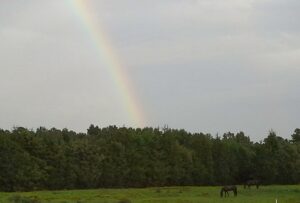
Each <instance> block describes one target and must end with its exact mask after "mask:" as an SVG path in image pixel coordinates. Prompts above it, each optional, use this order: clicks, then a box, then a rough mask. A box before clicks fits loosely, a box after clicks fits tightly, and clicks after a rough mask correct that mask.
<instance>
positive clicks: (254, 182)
mask: <svg viewBox="0 0 300 203" xmlns="http://www.w3.org/2000/svg"><path fill="white" fill-rule="evenodd" d="M251 185H255V186H256V189H258V188H259V185H260V181H259V180H257V179H253V180H248V181H246V183H245V184H244V188H245V189H246V187H248V188H251Z"/></svg>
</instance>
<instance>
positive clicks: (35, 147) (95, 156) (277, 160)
mask: <svg viewBox="0 0 300 203" xmlns="http://www.w3.org/2000/svg"><path fill="white" fill-rule="evenodd" d="M298 137H299V129H296V130H295V132H294V134H293V135H292V140H285V139H283V138H281V137H279V136H277V135H276V134H275V132H273V131H271V132H270V134H269V135H268V137H267V138H266V139H265V140H264V141H263V142H261V143H253V142H251V141H250V139H249V137H247V136H245V134H244V133H243V132H239V133H237V134H233V133H230V132H228V133H225V134H224V135H223V136H222V138H221V137H219V136H217V137H215V138H214V137H212V136H211V135H210V134H203V133H194V134H192V133H188V132H186V131H184V130H174V129H168V128H164V129H162V130H160V129H157V128H144V129H140V128H137V129H133V128H125V127H121V128H118V127H116V126H109V127H106V128H99V127H98V126H94V125H91V126H90V128H89V129H88V130H87V134H84V133H76V132H74V131H69V130H68V129H63V130H58V129H55V128H52V129H46V128H42V127H41V128H38V129H37V130H36V131H33V130H28V129H25V128H22V127H19V128H15V129H13V130H12V131H7V130H6V131H4V130H0V190H1V191H27V190H44V189H88V188H98V187H109V188H113V187H117V188H119V187H147V186H148V187H149V186H153V187H160V186H170V185H178V186H180V185H224V184H242V183H243V182H245V181H246V180H248V179H253V178H255V179H260V180H261V181H262V182H263V183H265V184H276V183H281V184H292V183H299V182H300V144H299V143H300V142H299V140H298ZM159 192H160V191H159ZM20 198H21V197H20ZM15 199H16V200H14V201H15V202H16V201H19V200H18V197H15ZM20 201H21V200H20ZM22 201H23V200H22ZM24 201H27V200H24ZM24 201H23V202H24ZM30 201H38V200H34V199H32V198H31V199H30Z"/></svg>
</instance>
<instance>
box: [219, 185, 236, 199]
mask: <svg viewBox="0 0 300 203" xmlns="http://www.w3.org/2000/svg"><path fill="white" fill-rule="evenodd" d="M228 191H233V194H234V196H237V188H236V186H235V185H231V186H224V187H222V189H221V192H220V195H221V197H223V192H225V197H226V196H229V193H228Z"/></svg>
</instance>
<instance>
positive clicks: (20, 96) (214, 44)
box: [0, 0, 300, 140]
mask: <svg viewBox="0 0 300 203" xmlns="http://www.w3.org/2000/svg"><path fill="white" fill-rule="evenodd" d="M71 1H72V0H71ZM88 4H89V5H90V8H92V9H90V10H89V11H90V12H91V15H92V16H94V17H95V19H96V20H95V21H96V22H97V21H98V20H99V21H101V22H102V24H103V28H104V29H105V32H106V34H107V35H108V36H109V37H110V40H111V44H112V46H113V47H114V49H115V51H116V53H117V55H118V56H119V58H120V60H121V61H122V64H124V67H123V68H124V72H126V73H127V75H128V76H129V78H130V80H131V83H132V84H133V86H134V87H135V89H134V91H135V94H136V95H137V98H138V103H140V104H141V106H142V110H143V112H144V117H145V120H146V125H147V126H153V127H157V126H161V127H162V126H164V125H168V126H169V127H171V128H184V129H186V130H188V131H191V132H200V131H201V132H208V133H212V134H213V135H215V134H216V133H219V134H222V133H224V132H228V131H232V132H237V131H240V130H243V131H244V132H245V133H246V134H247V135H249V136H250V137H251V138H252V139H253V140H261V139H263V138H264V137H266V136H267V133H268V131H269V130H270V129H273V130H275V132H277V133H278V135H280V136H282V137H286V138H289V137H290V135H291V134H292V132H293V130H294V129H295V128H297V127H298V128H299V127H300V126H299V124H300V89H299V87H300V79H299V76H300V21H299V19H300V12H299V10H300V1H299V0H226V1H224V0H164V1H157V3H156V2H154V1H150V0H122V1H117V0H101V1H99V0H89V1H88ZM79 18H80V17H78V15H77V14H76V12H74V8H72V7H71V4H70V1H67V0H52V1H46V0H42V1H41V0H4V1H1V6H0V92H1V96H0V101H1V103H0V125H1V126H0V128H5V129H11V128H12V127H13V126H25V127H28V128H36V127H38V126H45V127H53V126H54V127H57V128H64V127H67V128H70V129H74V130H76V131H82V132H85V130H86V129H87V127H88V126H89V125H90V124H91V123H94V124H97V125H99V126H101V127H104V126H108V125H118V126H122V125H126V126H134V123H132V121H131V120H130V119H129V115H128V111H127V110H126V109H125V108H124V104H123V98H122V97H121V95H120V92H119V90H118V87H116V85H115V84H114V83H113V78H112V75H111V74H110V72H109V69H108V68H107V67H105V64H104V63H103V62H102V60H103V59H101V56H99V54H98V53H97V50H96V49H95V46H94V45H93V40H92V39H91V37H90V36H89V34H88V31H87V30H86V29H85V27H84V26H83V25H82V23H81V22H80V19H79Z"/></svg>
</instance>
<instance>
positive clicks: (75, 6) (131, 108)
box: [67, 0, 145, 127]
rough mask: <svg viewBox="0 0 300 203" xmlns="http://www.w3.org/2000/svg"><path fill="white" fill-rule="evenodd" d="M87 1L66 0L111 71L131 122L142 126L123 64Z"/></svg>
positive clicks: (134, 95) (138, 107) (132, 89)
mask: <svg viewBox="0 0 300 203" xmlns="http://www.w3.org/2000/svg"><path fill="white" fill-rule="evenodd" d="M88 2H89V1H87V0H67V3H68V5H69V6H70V7H71V8H72V10H73V12H74V13H75V14H76V15H77V16H78V18H79V19H80V21H81V24H82V25H83V27H84V30H86V31H87V32H88V36H89V37H90V38H91V41H92V43H93V44H94V46H95V47H96V50H97V52H98V54H99V56H101V58H102V59H103V60H105V61H104V62H105V64H106V66H107V68H108V69H109V72H110V73H111V77H112V79H113V80H114V83H115V85H116V88H117V89H119V92H120V94H121V97H122V98H123V105H124V108H125V109H126V111H127V112H128V115H129V117H130V120H131V122H132V124H133V125H135V126H136V127H144V126H145V119H144V114H143V111H142V108H141V106H140V105H139V102H138V98H137V96H136V94H135V91H134V88H133V86H132V84H131V82H130V78H129V77H128V75H127V74H126V73H125V72H124V68H123V67H124V66H123V65H122V63H121V61H120V59H119V58H118V55H117V54H116V51H115V50H114V48H113V46H112V43H111V40H110V39H109V37H108V35H106V34H105V30H104V29H103V26H100V25H99V23H100V22H98V21H97V22H96V21H95V18H94V17H93V16H92V14H93V13H94V12H93V11H92V9H91V5H89V4H88Z"/></svg>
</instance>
